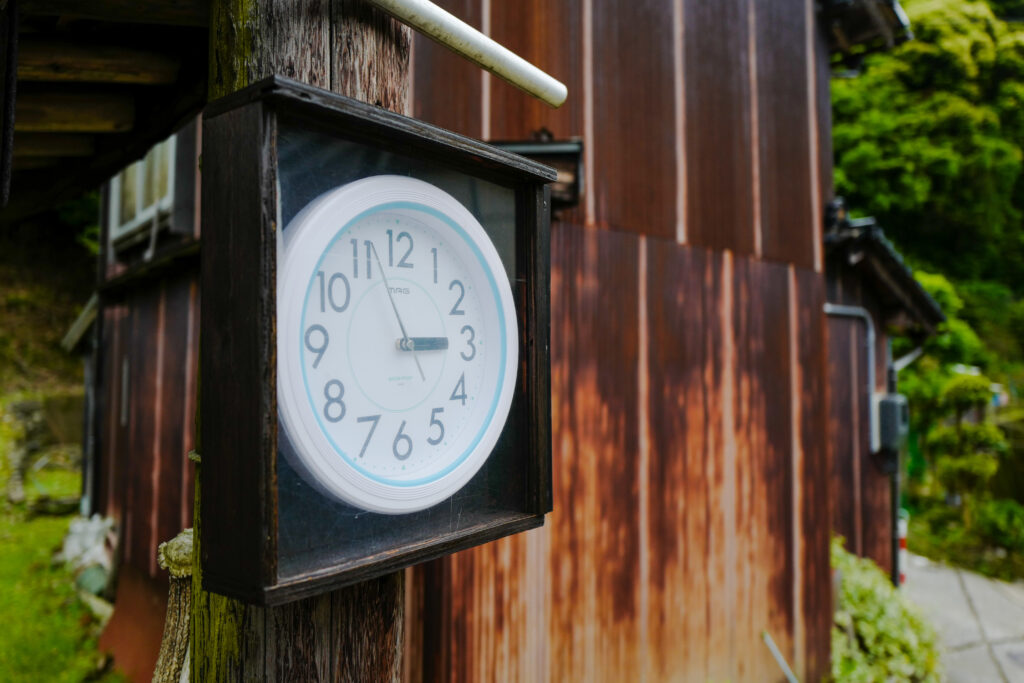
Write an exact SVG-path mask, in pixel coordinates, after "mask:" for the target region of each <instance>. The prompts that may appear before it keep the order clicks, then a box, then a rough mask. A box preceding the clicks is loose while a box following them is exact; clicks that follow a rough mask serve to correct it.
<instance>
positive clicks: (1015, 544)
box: [975, 500, 1024, 553]
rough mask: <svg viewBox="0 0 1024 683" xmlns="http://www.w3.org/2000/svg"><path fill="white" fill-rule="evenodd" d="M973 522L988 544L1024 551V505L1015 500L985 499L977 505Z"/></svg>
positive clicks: (1013, 550) (1011, 550) (1019, 551)
mask: <svg viewBox="0 0 1024 683" xmlns="http://www.w3.org/2000/svg"><path fill="white" fill-rule="evenodd" d="M975 523H976V525H977V528H978V531H979V533H980V534H981V536H982V538H984V539H985V541H986V542H988V543H989V545H991V546H994V547H997V548H1003V549H1005V550H1007V551H1010V552H1018V553H1024V505H1021V504H1020V503H1018V502H1017V501H1015V500H987V501H985V502H984V503H982V504H981V505H980V506H979V507H978V510H977V521H976V522H975Z"/></svg>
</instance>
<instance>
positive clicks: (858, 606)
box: [832, 538, 941, 683]
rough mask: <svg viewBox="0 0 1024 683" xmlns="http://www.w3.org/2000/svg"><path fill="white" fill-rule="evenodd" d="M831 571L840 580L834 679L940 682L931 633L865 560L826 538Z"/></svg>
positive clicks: (838, 541) (863, 682) (838, 540)
mask: <svg viewBox="0 0 1024 683" xmlns="http://www.w3.org/2000/svg"><path fill="white" fill-rule="evenodd" d="M832 567H833V568H834V569H838V570H839V572H840V576H841V578H842V585H841V587H840V591H839V604H838V605H837V606H836V615H835V622H834V624H833V627H832V677H833V678H834V679H835V680H836V681H840V682H841V681H851V682H854V681H855V682H856V683H871V682H873V681H879V682H882V681H920V682H924V681H935V682H938V681H940V680H941V669H940V665H939V650H938V646H937V642H936V636H935V632H934V630H933V629H932V628H931V626H930V625H929V624H928V622H927V621H925V620H924V618H923V617H922V616H921V615H920V614H919V613H918V612H917V610H916V609H915V608H914V607H913V606H912V605H911V604H910V603H909V602H907V600H906V599H904V597H903V596H902V595H901V594H900V593H899V592H898V591H897V590H896V589H895V588H893V585H892V583H891V582H890V581H889V579H888V577H887V576H886V575H885V574H884V573H883V572H882V570H881V569H879V568H878V566H877V565H875V564H874V563H873V562H871V561H870V560H866V559H863V558H859V557H856V556H855V555H852V554H851V553H848V552H846V551H845V550H844V549H843V541H842V539H841V538H833V540H832Z"/></svg>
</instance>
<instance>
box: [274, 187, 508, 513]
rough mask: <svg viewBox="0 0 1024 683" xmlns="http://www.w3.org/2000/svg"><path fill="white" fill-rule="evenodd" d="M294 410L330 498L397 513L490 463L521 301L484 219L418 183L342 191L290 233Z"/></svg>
mask: <svg viewBox="0 0 1024 683" xmlns="http://www.w3.org/2000/svg"><path fill="white" fill-rule="evenodd" d="M278 271H279V274H278V300H277V315H278V375H277V376H278V410H279V411H280V415H281V420H282V426H283V428H284V429H285V431H286V432H287V434H288V437H289V438H290V439H291V441H292V443H293V444H294V446H295V448H294V451H293V457H292V464H293V465H294V466H295V468H296V470H298V471H299V472H300V473H301V474H302V475H303V477H304V478H305V479H306V480H307V481H308V482H309V483H310V484H312V485H313V486H315V487H316V488H317V489H318V490H320V491H322V492H324V493H326V494H327V495H331V496H334V497H337V498H338V499H340V500H343V501H345V502H347V503H349V504H350V505H353V506H355V507H358V508H362V509H365V510H370V511H374V512H380V513H386V514H396V513H407V512H413V511H416V510H422V509H425V508H428V507H430V506H432V505H434V504H436V503H438V502H440V501H442V500H444V499H446V498H448V497H450V496H451V495H453V494H454V493H456V492H457V491H459V489H461V488H462V487H463V486H464V485H465V484H466V482H467V481H469V479H470V478H471V477H472V476H473V475H474V474H475V473H476V472H477V470H479V468H480V466H481V465H482V464H483V463H484V461H485V460H486V459H487V456H488V455H490V453H491V450H492V449H493V448H494V445H495V443H496V442H497V440H498V437H499V435H500V434H501V430H502V428H503V427H504V425H505V420H506V418H507V417H508V412H509V408H510V406H511V404H512V395H513V391H514V388H515V383H516V371H517V369H518V356H519V348H518V336H519V335H518V326H517V319H516V312H515V305H514V302H513V298H512V289H511V286H510V284H509V281H508V276H507V275H506V274H505V269H504V266H503V265H502V262H501V259H500V258H499V256H498V252H497V250H496V249H495V247H494V245H493V244H492V243H491V240H490V239H489V238H488V236H487V233H486V232H485V231H484V228H483V227H482V226H481V225H480V223H479V221H477V219H476V218H475V217H474V216H473V215H472V214H471V213H470V212H469V210H468V209H466V208H465V207H464V206H463V205H462V204H460V203H459V201H458V200H456V199H455V198H454V197H452V196H451V195H449V194H448V193H446V192H444V191H443V190H441V189H440V188H438V187H436V186H434V185H431V184H430V183H427V182H424V181H421V180H417V179H414V178H408V177H402V176H395V175H379V176H372V177H369V178H364V179H361V180H357V181H355V182H352V183H349V184H346V185H344V186H342V187H339V188H336V189H334V190H330V191H328V192H326V193H324V194H323V195H321V196H320V197H318V198H317V199H315V200H314V201H313V202H311V203H310V204H309V205H307V206H306V208H305V209H303V210H302V211H301V212H300V213H299V214H298V215H297V216H296V217H295V218H294V219H293V220H292V222H291V223H290V224H289V226H288V228H287V229H286V230H285V231H284V244H283V258H281V257H279V262H278Z"/></svg>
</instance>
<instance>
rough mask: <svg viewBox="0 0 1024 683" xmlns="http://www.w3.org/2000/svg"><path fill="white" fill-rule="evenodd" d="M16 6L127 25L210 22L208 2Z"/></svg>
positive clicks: (34, 2)
mask: <svg viewBox="0 0 1024 683" xmlns="http://www.w3.org/2000/svg"><path fill="white" fill-rule="evenodd" d="M18 6H19V9H20V10H21V12H22V13H24V14H25V15H32V14H36V15H44V16H62V17H71V18H75V19H95V20H97V21H111V22H124V23H128V24H169V25H174V26H206V24H207V23H208V22H209V19H210V3H209V0H145V1H143V0H88V1H87V0H22V2H20V3H19V5H18Z"/></svg>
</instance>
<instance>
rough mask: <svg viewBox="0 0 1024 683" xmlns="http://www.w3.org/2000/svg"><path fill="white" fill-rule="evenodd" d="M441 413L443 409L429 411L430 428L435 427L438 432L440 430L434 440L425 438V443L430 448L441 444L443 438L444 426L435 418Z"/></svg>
mask: <svg viewBox="0 0 1024 683" xmlns="http://www.w3.org/2000/svg"><path fill="white" fill-rule="evenodd" d="M443 412H444V408H434V409H433V410H431V411H430V426H431V427H433V426H434V425H437V428H438V430H440V431H439V432H438V434H437V438H436V439H432V438H430V437H427V443H429V444H430V445H431V446H436V445H437V444H439V443H441V440H442V439H443V438H444V424H443V423H442V422H441V421H440V420H438V419H437V416H438V415H439V414H441V413H443Z"/></svg>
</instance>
